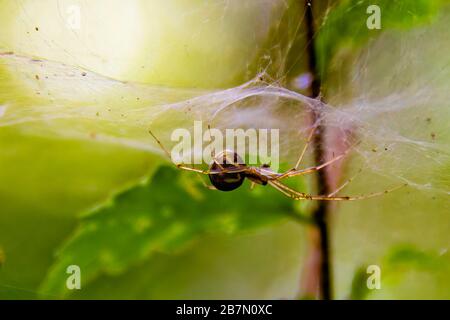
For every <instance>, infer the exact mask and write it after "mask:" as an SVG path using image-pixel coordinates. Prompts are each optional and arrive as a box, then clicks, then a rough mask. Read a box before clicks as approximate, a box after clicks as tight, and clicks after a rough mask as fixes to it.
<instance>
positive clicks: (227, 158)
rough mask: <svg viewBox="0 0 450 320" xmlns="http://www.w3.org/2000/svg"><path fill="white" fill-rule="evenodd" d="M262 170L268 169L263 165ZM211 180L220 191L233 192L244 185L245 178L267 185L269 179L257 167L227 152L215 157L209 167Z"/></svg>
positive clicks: (232, 152) (234, 153)
mask: <svg viewBox="0 0 450 320" xmlns="http://www.w3.org/2000/svg"><path fill="white" fill-rule="evenodd" d="M262 168H268V166H267V165H263V166H262ZM209 172H210V174H209V175H208V176H209V180H210V181H211V184H212V185H213V186H214V187H215V188H216V189H217V190H220V191H232V190H234V189H237V188H239V187H240V186H241V185H242V183H244V180H245V178H248V179H249V180H250V181H252V182H254V183H256V184H261V185H266V184H267V182H268V181H269V178H268V177H267V176H265V175H264V174H263V173H262V172H261V170H260V169H259V168H257V167H250V166H247V165H245V163H244V162H243V161H242V158H241V157H240V156H239V155H238V154H237V153H236V152H234V151H230V150H225V151H223V152H221V153H219V154H218V155H217V156H216V157H214V159H213V162H212V163H211V165H210V166H209Z"/></svg>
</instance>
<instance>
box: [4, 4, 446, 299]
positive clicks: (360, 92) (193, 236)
mask: <svg viewBox="0 0 450 320" xmlns="http://www.w3.org/2000/svg"><path fill="white" fill-rule="evenodd" d="M313 2H314V17H315V21H316V33H315V37H314V42H315V45H316V48H317V54H318V57H317V59H318V62H319V67H320V70H321V77H322V79H323V88H322V91H323V96H324V98H325V100H326V101H327V102H328V103H330V105H332V106H334V107H333V108H337V109H339V108H340V107H342V108H345V107H350V108H354V109H350V110H357V111H358V112H355V113H354V114H355V115H357V116H358V118H357V120H367V119H366V118H364V116H365V115H367V117H368V118H370V119H371V120H367V121H369V123H375V124H377V127H376V131H372V130H366V131H364V132H363V133H364V135H363V137H366V138H370V139H373V141H372V140H371V141H372V142H377V143H378V144H377V147H381V148H385V146H387V147H386V148H392V149H393V150H394V151H393V153H392V156H390V157H387V156H375V155H373V153H374V152H371V151H372V149H373V147H371V146H370V145H369V144H367V145H364V144H363V145H362V146H361V147H360V149H358V150H356V151H357V152H356V153H357V155H356V156H355V159H354V160H352V161H349V162H348V163H347V164H346V166H345V170H344V172H343V173H342V175H343V177H347V176H351V175H352V172H356V171H357V170H358V169H359V164H360V162H361V161H363V162H364V163H365V164H366V166H365V170H364V171H363V175H361V176H359V179H355V181H354V182H352V184H351V185H350V186H349V188H348V189H346V193H347V194H361V193H367V192H371V191H378V190H382V189H383V188H386V186H388V185H389V184H390V183H391V182H392V181H394V182H399V181H403V182H404V181H408V182H412V183H411V187H409V188H407V189H405V190H401V191H398V192H395V193H391V194H388V195H386V196H383V197H379V198H374V199H370V200H365V201H360V202H351V203H341V204H339V205H338V206H336V210H335V212H334V213H333V216H332V233H331V236H332V250H333V251H332V259H333V276H334V291H335V296H336V298H340V299H347V298H356V299H448V298H450V257H449V253H448V248H449V244H450V216H449V214H450V206H449V204H450V203H449V190H450V176H449V172H450V159H449V157H450V156H449V155H450V134H449V133H450V129H449V126H448V123H449V120H450V112H449V110H450V104H449V101H450V99H448V98H450V96H449V95H450V94H449V92H450V90H448V88H449V86H450V77H449V75H450V74H449V73H450V64H449V63H450V58H449V55H448V52H449V50H450V41H449V39H450V34H449V33H450V30H448V21H449V15H450V11H449V10H450V7H449V5H448V2H447V1H439V0H432V1H425V0H424V1H422V0H420V1H419V0H416V1H412V0H411V1H408V0H403V1H401V0H397V1H371V2H370V3H369V1H352V0H342V1H313ZM370 4H378V5H379V7H380V8H381V21H382V25H381V26H382V27H381V29H380V30H369V29H368V28H367V26H366V20H367V18H368V16H369V14H368V13H367V12H366V9H367V7H368V6H369V5H370ZM304 17H305V14H304V3H303V1H257V0H246V1H239V2H238V1H195V0H191V1H187V0H175V1H162V0H161V1H159V0H154V1H138V0H136V1H127V2H124V1H115V0H110V1H106V0H105V1H103V0H98V1H81V0H72V1H64V0H59V1H55V0H41V1H31V0H17V1H12V0H0V53H1V55H0V298H2V299H24V298H138V299H200V298H201V299H212V298H229V299H244V298H253V299H272V298H274V299H291V298H296V297H297V295H298V291H299V288H300V287H301V285H302V283H303V281H304V278H302V270H303V268H304V265H305V261H306V257H307V247H308V246H307V241H308V236H307V228H306V226H305V225H304V224H301V223H298V222H297V221H294V220H293V219H291V218H290V217H289V214H290V213H291V212H298V213H302V214H308V212H310V210H311V208H313V206H314V204H303V203H302V204H299V203H293V202H292V201H290V200H289V199H285V198H283V197H282V196H281V195H280V194H278V193H276V192H275V191H271V190H265V189H264V188H259V189H256V190H253V191H251V192H250V191H249V190H248V185H245V186H244V187H245V188H243V190H237V191H235V192H233V193H230V194H228V193H227V194H222V193H211V192H209V191H208V190H203V189H202V187H201V186H200V185H198V184H197V183H196V182H194V181H193V180H194V179H192V175H190V174H189V173H187V174H185V173H180V172H178V171H176V170H174V169H173V168H172V167H171V166H170V163H169V162H168V161H167V160H165V159H164V158H163V157H162V156H161V154H160V152H159V151H158V149H157V148H156V147H155V146H154V142H153V141H152V140H151V138H150V137H149V136H148V134H147V131H146V128H148V125H149V124H150V123H155V126H156V128H159V129H160V130H161V131H160V132H169V131H167V130H170V129H173V128H175V127H177V125H178V124H179V123H181V122H182V121H185V122H188V120H189V121H190V120H191V118H192V117H195V116H196V115H197V114H198V113H196V114H194V115H192V116H191V115H188V116H186V119H188V120H186V119H185V120H183V119H184V118H183V116H182V114H183V113H182V112H179V113H176V114H175V111H174V114H172V113H170V112H169V113H163V114H162V115H161V116H159V115H160V113H159V112H161V110H163V109H164V107H165V106H167V105H169V104H173V103H177V102H179V101H186V100H187V99H191V98H193V97H198V96H201V97H203V96H204V95H208V94H210V93H211V92H216V90H219V92H222V91H221V90H226V89H228V88H233V87H236V86H239V85H241V84H243V83H245V82H247V81H250V80H252V79H254V78H255V77H257V75H258V74H260V73H261V72H264V76H265V77H267V79H268V80H267V81H268V82H270V83H273V84H276V85H280V86H283V87H286V88H289V89H291V90H296V91H298V92H300V93H303V94H307V93H308V92H307V90H306V87H304V86H302V85H301V84H302V83H303V82H301V83H300V85H299V79H308V67H307V51H306V43H307V41H309V40H308V39H307V37H306V32H305V26H304ZM299 77H300V78H299ZM237 92H238V90H235V91H232V92H231V96H230V95H229V93H226V94H225V98H223V99H225V100H224V101H231V100H232V99H233V95H234V94H237ZM193 101H197V102H199V103H198V105H196V106H193V107H192V108H197V109H196V110H197V111H198V110H200V114H201V110H202V109H200V108H203V106H206V105H214V103H215V101H213V100H211V97H210V96H206V98H201V99H200V100H193ZM259 103H260V105H261V110H262V111H263V113H262V115H265V114H267V113H265V112H268V111H267V110H268V109H269V107H270V106H273V104H274V103H275V102H274V101H272V100H270V101H269V100H265V98H264V99H263V100H261V101H259ZM280 103H281V104H282V106H283V107H289V105H286V104H285V103H284V102H282V101H281V102H280ZM283 103H284V104H283ZM182 106H183V108H184V107H186V105H182ZM205 108H206V107H205ZM333 110H334V109H333ZM181 111H185V109H182V110H181ZM236 112H237V111H236ZM180 114H181V115H180ZM331 114H334V113H331ZM272 116H273V117H277V115H276V114H272ZM278 117H279V118H278V119H279V121H288V119H289V118H290V116H289V113H282V112H280V113H279V114H278ZM180 119H181V120H180ZM147 120H149V121H148V122H147ZM224 121H225V122H224V123H222V124H223V125H225V126H226V125H227V124H230V123H231V121H232V120H231V118H226V119H225V120H224ZM227 121H230V122H227ZM246 121H250V120H246ZM370 121H372V122H370ZM337 123H340V122H337ZM287 124H288V126H289V125H291V124H292V123H289V122H288V123H287ZM165 130H166V131H165ZM373 132H376V134H375V133H373ZM394 137H395V138H396V139H393V138H394ZM400 138H402V139H400ZM165 139H167V138H165ZM405 145H407V146H410V145H411V146H412V147H411V148H410V149H408V148H403V147H404V146H405ZM288 148H289V151H292V153H293V154H294V153H295V152H296V151H297V150H298V149H297V148H294V147H293V146H292V147H288ZM290 148H292V150H291V149H290ZM358 155H359V158H358V157H357V156H358ZM291 156H292V155H291ZM361 159H362V160H361ZM286 162H289V161H288V160H286ZM367 164H368V165H367ZM298 186H299V187H302V188H304V189H306V190H312V189H313V186H310V185H309V184H308V181H299V182H298ZM70 264H78V265H80V266H81V270H82V289H81V290H77V291H75V292H74V291H69V290H66V289H65V279H66V278H67V276H68V275H67V274H66V273H65V268H66V266H67V265H70ZM374 264H375V265H379V266H380V268H381V272H382V282H381V283H382V287H381V289H380V290H367V289H366V287H365V280H366V278H365V276H366V274H365V268H366V267H367V266H368V265H374Z"/></svg>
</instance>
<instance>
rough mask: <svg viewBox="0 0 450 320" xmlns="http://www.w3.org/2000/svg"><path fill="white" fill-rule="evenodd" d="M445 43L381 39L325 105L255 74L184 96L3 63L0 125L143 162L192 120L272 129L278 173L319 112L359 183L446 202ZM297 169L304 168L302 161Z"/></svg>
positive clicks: (423, 37) (34, 62) (430, 33)
mask: <svg viewBox="0 0 450 320" xmlns="http://www.w3.org/2000/svg"><path fill="white" fill-rule="evenodd" d="M443 20H445V18H444V19H443ZM445 35H446V30H445V26H444V25H443V24H442V23H441V24H438V25H437V26H434V27H433V28H429V27H427V28H423V29H420V28H419V29H417V30H413V31H411V32H408V33H407V34H406V35H405V33H404V32H397V33H395V32H394V33H387V34H385V35H383V36H382V37H380V38H379V39H377V40H376V41H373V42H372V43H370V45H369V46H368V47H367V48H366V49H364V50H362V52H361V53H360V55H359V57H358V59H357V61H356V63H355V64H354V67H353V69H352V70H351V74H352V78H351V83H350V84H349V86H351V87H352V88H353V92H354V96H353V97H351V98H350V99H348V98H344V97H342V96H343V94H342V95H339V93H338V94H335V95H334V96H331V97H330V98H329V101H330V103H329V104H326V103H323V102H321V101H319V100H317V99H312V98H309V97H307V96H305V95H303V94H301V93H299V92H295V91H292V90H289V89H287V88H285V87H283V86H281V85H280V82H281V81H280V77H278V78H276V79H274V78H272V77H271V76H270V75H269V74H268V73H267V72H265V71H264V70H263V71H262V72H261V73H260V74H258V75H256V76H255V78H253V79H251V80H250V81H248V82H246V83H244V84H242V85H240V86H237V87H233V88H230V89H225V90H198V89H195V90H193V89H178V88H166V87H159V86H150V85H144V84H134V83H129V82H121V81H118V80H114V79H111V78H107V77H104V76H101V75H99V74H96V73H93V72H91V71H89V70H84V69H82V68H79V67H74V66H70V65H66V64H61V63H59V62H53V61H47V60H43V59H31V58H29V57H27V56H21V55H17V54H11V53H4V54H2V55H1V61H2V65H4V66H6V67H7V68H8V69H9V70H11V73H12V74H14V77H13V78H14V80H12V81H11V79H4V80H3V81H2V89H1V90H2V96H3V101H4V102H3V103H2V108H1V111H2V112H1V114H2V117H1V118H0V125H1V126H12V125H15V126H19V127H20V129H21V130H23V131H26V132H29V133H32V134H38V135H52V136H54V135H55V133H56V134H57V136H58V137H70V138H77V139H92V138H93V137H94V136H95V141H98V142H107V143H115V144H120V145H123V146H126V147H130V148H138V149H142V150H146V151H149V152H160V150H159V148H158V147H156V146H155V144H154V142H153V141H152V140H151V138H150V136H149V134H148V129H149V128H152V130H153V131H154V132H155V133H156V134H157V135H158V137H159V138H160V139H161V140H162V142H163V143H164V144H165V145H166V147H167V148H169V149H170V148H171V147H172V146H173V144H174V143H173V142H171V141H170V134H171V132H172V131H173V130H174V129H175V128H187V129H190V130H191V129H192V124H193V121H195V120H202V121H203V123H204V125H205V126H206V125H207V124H209V125H211V126H212V127H215V128H220V129H226V128H243V129H247V128H275V129H279V130H280V152H281V154H280V158H281V161H282V162H283V163H285V164H286V168H287V167H290V166H292V165H293V164H294V163H295V161H296V159H297V157H298V155H299V153H300V151H301V149H302V148H303V144H304V143H305V141H306V136H307V134H308V133H309V131H310V130H311V127H312V124H311V123H310V122H309V119H310V114H311V112H313V111H320V113H321V114H322V118H321V119H320V121H321V122H322V124H323V125H325V126H326V127H327V133H328V135H327V139H326V141H327V142H326V143H327V145H326V146H325V150H326V151H327V153H328V154H329V157H332V156H333V155H335V156H336V155H338V154H341V153H342V152H344V151H345V150H346V148H352V152H351V154H350V155H349V159H351V160H352V161H354V162H355V166H358V167H361V168H362V170H363V171H362V173H361V174H360V175H359V176H360V177H363V176H364V171H366V170H369V171H371V172H372V173H377V174H379V175H383V176H385V177H388V178H389V179H391V180H392V181H393V182H397V183H398V182H402V183H403V182H407V183H408V184H410V185H412V186H414V187H416V188H419V189H424V190H431V191H438V192H443V193H446V194H449V190H448V182H449V178H448V175H446V174H445V172H448V166H449V163H450V161H449V160H450V154H449V147H448V139H449V136H448V130H446V129H447V125H446V123H447V120H448V119H449V101H450V99H449V98H450V93H449V90H448V79H449V75H450V68H449V63H450V60H449V59H448V58H446V57H443V56H442V55H441V54H440V53H442V52H448V49H450V48H449V47H450V45H449V43H448V41H447V42H446V41H444V36H445ZM400 38H401V41H400V40H399V39H400ZM417 41H420V42H421V44H422V45H421V46H420V48H416V43H417ZM386 46H388V47H389V48H391V49H390V50H389V51H386V50H385V48H386ZM411 48H414V51H410V49H411ZM435 61H438V63H435ZM265 69H267V68H265ZM284 69H286V68H284ZM282 76H283V75H282ZM36 77H39V80H37V79H36ZM19 81H20V83H21V84H20V85H21V86H22V87H24V86H25V87H26V88H27V89H29V90H30V92H32V93H33V95H37V99H35V100H36V102H35V101H33V103H30V104H23V105H20V104H21V103H22V102H21V101H19V103H18V101H16V100H15V99H16V96H15V94H16V93H15V89H16V87H14V86H15V85H16V84H17V83H18V82H19ZM356 142H357V143H356ZM412 159H414V160H413V161H411V160H412ZM304 165H312V163H311V159H310V160H309V163H305V164H304Z"/></svg>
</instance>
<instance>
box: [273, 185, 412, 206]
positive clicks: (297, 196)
mask: <svg viewBox="0 0 450 320" xmlns="http://www.w3.org/2000/svg"><path fill="white" fill-rule="evenodd" d="M269 184H270V185H271V186H272V187H274V188H275V189H277V190H278V191H280V192H282V193H283V194H284V195H286V196H288V197H290V198H292V199H294V200H320V201H353V200H362V199H368V198H373V197H378V196H381V195H383V194H386V193H389V192H392V191H395V190H397V189H399V188H401V187H404V186H407V184H402V185H399V186H396V187H393V188H391V189H388V190H385V191H382V192H375V193H370V194H367V195H360V196H354V197H348V196H342V197H336V196H326V195H309V194H306V193H303V192H299V191H296V190H294V189H292V188H290V187H288V186H286V185H284V184H282V183H281V182H279V181H275V180H272V181H269Z"/></svg>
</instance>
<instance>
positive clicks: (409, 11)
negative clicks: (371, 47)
mask: <svg viewBox="0 0 450 320" xmlns="http://www.w3.org/2000/svg"><path fill="white" fill-rule="evenodd" d="M445 3H446V1H429V0H401V1H400V0H375V1H372V0H345V1H341V2H340V3H339V4H338V5H337V6H336V7H335V8H333V9H332V10H330V11H329V12H328V14H325V17H324V21H323V25H322V26H321V27H320V30H319V34H318V36H317V40H316V46H317V53H318V63H319V70H321V72H322V73H323V77H326V76H327V73H328V71H329V70H328V68H329V67H330V64H331V63H332V61H333V58H334V57H335V55H336V54H337V52H338V51H339V50H346V51H347V52H351V51H352V50H355V49H357V48H361V47H362V46H364V45H365V44H366V43H367V42H368V41H369V40H370V39H374V38H376V37H378V36H380V34H381V33H382V32H384V31H386V30H389V29H409V28H412V27H415V26H417V25H419V24H423V23H427V22H430V21H431V20H432V18H433V17H434V16H435V15H436V13H437V12H438V9H439V8H440V7H442V6H443V4H445ZM370 5H378V6H379V7H380V11H381V29H380V30H376V29H374V30H369V29H368V28H367V25H366V21H367V18H368V17H369V16H370V14H368V13H367V12H366V10H367V8H368V7H369V6H370ZM337 65H339V66H340V65H341V64H340V63H338V64H337Z"/></svg>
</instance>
